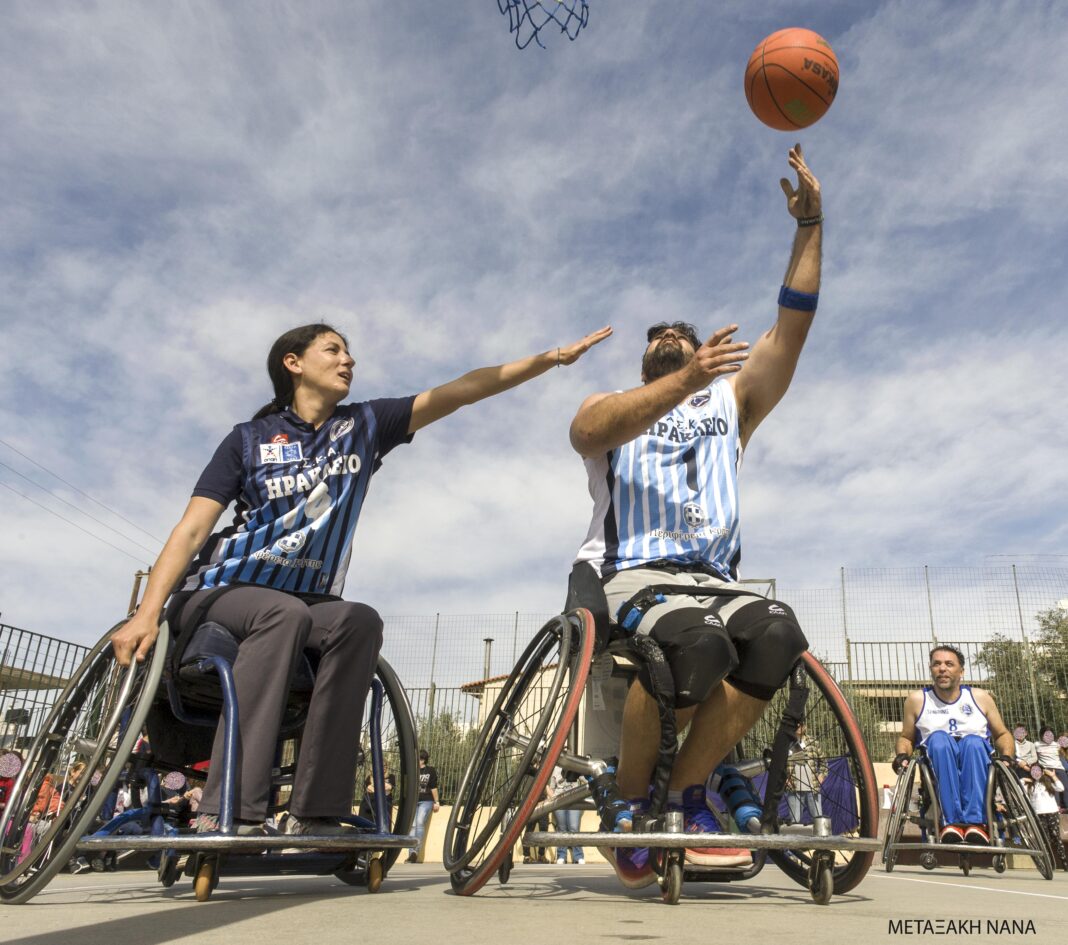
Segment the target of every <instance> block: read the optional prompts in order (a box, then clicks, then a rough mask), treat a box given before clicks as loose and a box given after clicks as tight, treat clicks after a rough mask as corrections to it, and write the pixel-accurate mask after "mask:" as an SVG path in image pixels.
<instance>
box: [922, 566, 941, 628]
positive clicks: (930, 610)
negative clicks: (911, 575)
mask: <svg viewBox="0 0 1068 945" xmlns="http://www.w3.org/2000/svg"><path fill="white" fill-rule="evenodd" d="M923 583H924V584H926V585H927V619H928V620H930V621H931V642H932V643H933V644H934V645H935V646H938V634H937V633H935V624H934V608H933V607H932V606H931V578H930V575H928V573H927V565H924V566H923Z"/></svg>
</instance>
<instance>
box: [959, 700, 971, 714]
mask: <svg viewBox="0 0 1068 945" xmlns="http://www.w3.org/2000/svg"><path fill="white" fill-rule="evenodd" d="M960 710H961V712H963V713H964V714H965V715H971V714H972V707H971V706H970V705H968V703H967V702H965V703H964V705H962V706H961V707H960Z"/></svg>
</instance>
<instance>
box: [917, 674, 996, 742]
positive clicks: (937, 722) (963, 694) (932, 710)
mask: <svg viewBox="0 0 1068 945" xmlns="http://www.w3.org/2000/svg"><path fill="white" fill-rule="evenodd" d="M916 730H917V731H918V732H919V733H920V744H921V745H923V744H925V743H926V741H927V739H928V738H929V737H930V736H931V735H932V734H933V733H934V732H945V733H946V734H947V735H951V736H952V737H953V738H963V737H964V736H965V735H978V736H979V737H980V738H985V739H986V740H987V741H989V740H990V725H989V723H988V722H987V719H986V715H985V714H984V713H983V710H982V709H980V708H979V703H977V702H976V701H975V696H974V695H972V687H971V686H961V687H960V695H959V696H957V698H956V700H955V701H953V702H943V701H942V700H941V699H939V698H938V696H937V695H936V694H935V691H934V687H933V686H924V687H923V708H922V709H920V714H919V715H918V716H917V717H916Z"/></svg>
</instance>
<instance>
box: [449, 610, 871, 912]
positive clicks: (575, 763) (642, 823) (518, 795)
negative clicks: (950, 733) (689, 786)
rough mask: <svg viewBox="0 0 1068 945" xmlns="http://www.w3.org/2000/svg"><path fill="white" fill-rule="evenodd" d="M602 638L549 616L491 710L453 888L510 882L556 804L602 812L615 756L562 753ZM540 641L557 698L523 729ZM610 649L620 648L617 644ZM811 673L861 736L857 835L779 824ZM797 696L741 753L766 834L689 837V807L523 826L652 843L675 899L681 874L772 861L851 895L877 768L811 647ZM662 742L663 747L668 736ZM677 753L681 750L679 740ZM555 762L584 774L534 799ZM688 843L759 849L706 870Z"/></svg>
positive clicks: (456, 839)
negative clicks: (765, 743) (635, 817)
mask: <svg viewBox="0 0 1068 945" xmlns="http://www.w3.org/2000/svg"><path fill="white" fill-rule="evenodd" d="M594 636H595V630H594V619H593V616H592V614H590V612H589V611H587V610H585V609H582V608H580V609H578V610H575V611H571V612H569V613H567V614H565V615H561V616H560V617H556V618H554V619H553V620H551V621H550V622H549V623H548V624H546V625H545V627H543V628H542V630H541V631H539V633H538V635H536V636H535V638H534V640H533V641H531V644H530V645H529V646H528V648H527V650H526V651H525V652H524V654H523V656H522V657H521V658H520V660H519V663H518V664H517V666H516V668H515V669H514V670H513V673H512V675H511V677H510V678H509V682H508V683H506V684H505V686H504V688H503V689H502V692H501V694H500V696H499V697H498V699H497V700H496V702H495V704H494V706H493V708H492V709H491V710H490V711H489V712H488V713H487V720H486V723H485V725H484V726H483V730H482V732H481V733H480V739H479V745H478V749H477V750H476V753H475V755H474V756H473V757H472V759H471V762H470V764H469V766H468V769H467V772H466V773H465V775H464V780H463V782H462V784H461V787H460V790H459V797H458V800H457V803H456V805H455V806H454V808H453V814H452V817H450V820H449V824H448V826H447V828H446V838H445V867H446V869H447V870H448V871H449V872H450V874H451V878H452V884H453V888H454V889H455V890H456V892H458V893H460V894H461V895H472V894H474V893H475V892H477V891H478V890H479V889H480V888H481V887H482V886H483V885H484V884H485V883H486V882H487V881H488V879H489V878H490V876H491V875H492V874H493V873H494V872H496V873H497V876H498V879H499V880H500V881H501V882H502V883H506V882H507V881H508V879H509V877H510V875H511V872H512V869H513V866H514V862H513V858H512V857H513V849H514V846H515V844H516V842H517V841H518V840H519V838H520V835H521V834H523V830H524V827H525V826H526V825H527V824H529V823H532V822H536V821H537V820H538V819H539V818H542V817H544V816H545V815H547V814H549V813H550V812H552V811H554V810H560V809H565V808H585V809H590V808H591V807H592V808H593V809H597V807H596V805H595V804H591V803H590V799H591V798H592V797H595V796H596V795H598V794H603V792H604V791H605V790H606V788H607V789H609V790H610V787H611V786H612V785H614V777H613V771H614V767H613V766H614V759H606V758H593V757H590V756H588V755H582V754H579V753H577V752H575V751H566V750H564V745H565V743H566V742H567V741H568V739H570V740H571V743H572V744H573V743H574V738H575V733H574V724H573V723H574V719H575V713H576V712H577V708H578V703H579V700H580V698H581V696H582V695H583V692H584V689H585V683H586V679H587V676H588V674H589V671H590V663H591V660H592V655H593V643H594V639H593V638H594ZM553 639H555V640H556V641H557V642H556V644H555V648H554V647H553V646H552V645H550V644H547V642H546V641H552V640H553ZM628 639H630V638H628ZM643 639H644V638H643ZM650 642H651V641H650ZM539 650H540V651H542V652H543V654H544V658H543V663H544V666H543V669H542V670H541V671H544V670H549V669H553V670H554V677H553V680H552V683H551V684H550V687H549V688H550V691H551V697H550V699H549V700H548V706H547V708H545V709H543V711H542V717H541V718H540V719H539V720H538V722H537V724H530V725H527V728H528V729H529V731H527V732H523V731H522V728H523V725H520V724H518V723H517V720H519V719H520V718H521V716H522V707H523V704H524V699H525V698H526V697H527V694H528V693H529V691H530V690H531V683H532V680H533V679H534V678H535V677H536V676H537V674H538V672H539V670H538V664H537V659H536V657H537V653H538V651H539ZM609 652H612V649H611V648H610V650H609ZM549 657H552V658H555V659H556V662H555V663H551V662H550V659H549ZM809 679H812V680H815V681H816V685H817V687H818V688H819V689H820V691H821V692H822V693H823V694H824V695H826V696H828V701H829V704H830V705H831V708H832V711H833V712H834V713H835V719H836V721H838V723H839V724H840V725H841V726H842V728H843V731H845V730H846V728H847V727H850V726H851V728H852V731H850V732H847V740H852V741H853V744H852V746H851V748H850V750H851V752H852V753H853V755H854V756H855V757H854V761H855V764H856V770H857V773H858V780H859V782H860V783H858V784H857V785H856V797H855V800H856V803H857V807H858V811H859V814H858V820H859V821H860V823H859V828H858V832H859V833H860V834H861V835H860V836H857V837H846V836H841V835H839V836H834V835H831V833H830V819H829V818H819V821H822V822H817V823H815V824H814V825H813V827H812V829H811V832H809V833H806V832H803V830H804V828H802V829H801V830H796V831H795V832H789V833H783V832H780V831H779V824H778V807H779V803H780V801H781V799H782V789H783V784H784V783H785V780H786V765H787V763H788V762H789V760H790V758H789V751H788V748H789V746H788V742H789V739H790V736H791V734H792V733H793V732H794V731H795V730H796V724H797V723H798V722H799V721H801V720H803V718H804V699H805V698H807V692H806V690H805V684H806V680H809ZM513 682H514V685H513ZM565 683H566V684H567V691H566V695H565V696H560V695H558V693H559V692H560V690H561V689H563V688H564V684H565ZM790 697H791V698H789V699H788V703H787V706H786V707H785V708H784V712H783V719H782V720H781V722H780V725H779V730H778V732H777V733H776V736H775V747H774V748H773V749H771V750H770V751H768V752H764V753H763V754H762V755H761V756H760V757H757V758H750V759H748V760H747V761H744V762H743V763H742V766H741V770H742V773H743V774H747V775H749V776H755V775H757V774H758V773H761V772H766V773H767V774H768V775H769V780H768V785H769V787H768V790H767V791H766V796H765V799H764V812H763V816H762V824H763V826H762V831H763V832H762V834H760V835H750V834H744V835H739V834H734V833H721V834H684V833H683V832H682V829H683V825H682V817H681V815H678V814H673V813H672V812H668V813H666V814H663V815H654V816H652V817H649V818H645V819H644V820H639V821H636V822H635V829H634V832H633V833H629V834H627V833H609V832H605V831H601V832H596V833H583V832H574V833H549V832H541V831H533V832H527V833H525V834H523V836H522V842H523V844H524V845H526V846H535V847H537V846H543V847H544V846H555V845H560V846H586V845H590V846H598V847H616V848H618V847H649V848H650V852H651V854H653V855H652V856H651V859H652V861H653V862H654V864H656V867H657V872H658V874H659V880H660V887H661V894H662V898H663V899H664V901H665V902H668V903H672V904H673V903H677V902H678V900H679V897H680V895H681V890H682V885H683V881H684V880H691V881H692V880H698V881H731V880H735V879H747V878H750V877H751V876H755V875H756V874H757V873H759V872H760V870H761V869H762V868H763V866H764V865H765V863H766V860H767V859H769V858H770V859H772V860H773V861H774V862H775V863H776V864H777V865H779V866H780V867H781V868H783V870H784V871H785V872H786V873H787V874H788V875H789V876H790V877H791V878H792V879H794V880H795V881H796V882H799V883H801V884H802V885H805V886H807V887H808V888H809V890H810V891H811V893H812V896H813V898H814V899H815V900H816V901H817V902H820V903H826V902H829V901H830V898H831V896H832V895H833V893H834V891H835V886H836V885H837V886H838V891H840V892H844V891H847V890H848V889H851V888H853V887H854V886H855V885H856V884H857V883H858V882H860V880H861V879H862V878H863V876H864V874H865V873H866V872H867V870H868V868H869V867H870V864H871V862H872V859H873V858H874V852H875V851H876V850H878V849H879V841H878V839H877V836H876V835H877V831H878V802H877V797H876V791H875V778H874V771H873V769H872V767H871V762H870V760H869V759H868V755H867V750H866V748H865V747H864V744H863V740H862V739H861V738H860V733H859V728H858V727H857V726H856V721H855V719H854V718H853V716H852V711H851V710H850V709H849V707H848V703H847V702H846V701H845V698H844V696H842V694H841V691H840V690H839V689H838V687H837V686H836V685H835V684H834V682H833V680H832V679H831V678H830V676H829V675H828V674H827V673H826V670H824V669H823V667H822V666H820V664H819V662H818V661H817V660H815V658H813V657H811V656H810V655H809V654H805V655H804V656H803V658H802V660H800V661H799V663H798V665H797V666H796V667H795V669H794V672H793V673H792V674H791V682H790ZM830 700H834V702H833V703H831V702H830ZM839 713H841V714H839ZM662 724H664V722H663V719H662ZM672 730H673V722H672ZM662 734H663V733H662ZM672 737H673V736H672ZM661 744H662V754H663V745H664V739H663V738H662V743H661ZM508 751H512V753H513V755H514V756H515V757H513V758H512V759H511V763H510V764H509V759H507V758H506V759H505V763H504V764H503V765H499V764H498V763H497V756H498V755H501V754H504V753H506V752H508ZM671 751H672V757H673V751H674V748H673V747H672V749H671ZM480 752H482V754H481V755H480ZM556 765H559V766H560V767H562V768H563V769H565V770H568V771H574V772H577V773H579V774H581V775H583V776H584V777H585V779H586V782H585V783H581V782H580V783H579V784H578V785H577V786H576V787H575V788H574V789H571V790H569V791H567V792H565V793H563V794H561V795H558V796H557V797H555V798H552V799H550V800H548V801H545V802H542V803H538V799H539V798H540V795H541V793H542V791H543V789H544V786H545V784H546V783H547V781H548V779H549V776H550V774H551V772H552V769H553V767H554V766H556ZM496 767H504V768H505V769H506V776H505V777H504V778H503V779H498V780H493V778H492V777H491V776H490V775H489V772H491V771H493V770H494V769H495V768H496ZM502 781H503V783H502ZM665 786H666V780H665ZM487 788H488V790H489V791H493V790H496V791H497V792H498V794H499V795H500V796H499V797H496V798H495V799H492V798H486V797H485V796H484V795H485V794H486V793H487ZM654 796H655V794H654ZM490 803H495V805H496V810H495V811H494V812H493V813H492V814H490V815H488V816H485V815H483V814H482V809H481V808H482V806H488V805H489V804H490ZM483 820H484V821H485V822H484V823H483V822H482V821H483ZM488 845H491V846H490V847H489V852H488V853H487V854H486V855H485V856H483V853H484V851H485V849H486V848H487V846H488ZM686 847H744V848H746V849H749V850H752V851H754V852H755V854H756V855H755V856H754V860H753V865H752V866H751V867H749V868H746V869H744V870H728V869H716V868H700V867H695V866H691V865H687V864H685V857H684V852H685V848H686ZM836 852H844V853H849V854H852V856H851V858H850V860H849V863H848V864H846V867H845V868H839V867H838V865H837V863H836V857H835V853H836ZM836 871H837V873H838V875H837V876H836V875H835V874H836ZM836 880H838V882H836Z"/></svg>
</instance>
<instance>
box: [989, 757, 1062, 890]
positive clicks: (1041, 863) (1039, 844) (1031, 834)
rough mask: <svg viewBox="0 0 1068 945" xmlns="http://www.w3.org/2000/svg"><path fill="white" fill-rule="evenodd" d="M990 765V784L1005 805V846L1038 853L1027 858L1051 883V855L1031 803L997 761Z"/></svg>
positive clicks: (1004, 766) (1013, 778) (1015, 778)
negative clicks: (992, 779)
mask: <svg viewBox="0 0 1068 945" xmlns="http://www.w3.org/2000/svg"><path fill="white" fill-rule="evenodd" d="M992 764H993V765H994V783H995V785H996V787H997V790H998V791H1000V792H1001V798H1002V800H1003V801H1004V802H1005V818H1004V829H1005V844H1006V846H1007V847H1009V848H1010V851H1011V848H1012V847H1013V846H1020V847H1026V848H1028V849H1030V850H1039V851H1040V852H1039V853H1038V854H1037V855H1033V856H1032V857H1031V859H1032V860H1034V862H1035V867H1036V868H1037V869H1038V871H1039V873H1041V874H1042V878H1043V879H1053V854H1052V851H1051V850H1050V848H1049V844H1048V843H1047V842H1046V835H1045V834H1044V833H1043V831H1042V827H1041V825H1040V824H1039V822H1038V818H1037V817H1036V816H1035V812H1034V811H1033V810H1032V809H1031V803H1030V802H1029V801H1028V800H1027V795H1025V794H1024V792H1023V788H1022V787H1021V786H1020V780H1019V778H1017V777H1016V775H1014V774H1013V773H1012V772H1011V771H1010V770H1009V768H1008V766H1007V765H1006V764H1005V762H1003V761H1001V760H1000V759H998V758H995V759H994V761H993V762H992Z"/></svg>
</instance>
